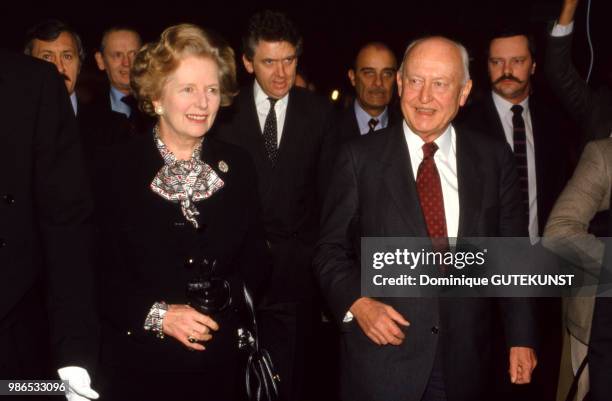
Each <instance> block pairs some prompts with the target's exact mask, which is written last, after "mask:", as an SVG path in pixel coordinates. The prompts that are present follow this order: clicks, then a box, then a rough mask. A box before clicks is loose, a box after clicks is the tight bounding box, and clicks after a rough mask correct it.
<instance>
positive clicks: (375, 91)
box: [338, 42, 400, 140]
mask: <svg viewBox="0 0 612 401" xmlns="http://www.w3.org/2000/svg"><path fill="white" fill-rule="evenodd" d="M396 71H397V60H396V59H395V55H394V54H393V52H392V51H391V49H389V47H388V46H387V45H385V44H384V43H380V42H370V43H367V44H365V45H364V46H362V47H361V48H360V49H359V51H358V53H357V56H356V57H355V61H354V64H353V67H352V68H351V69H349V71H348V78H349V80H350V81H351V85H352V86H353V87H354V88H355V95H356V98H355V102H354V104H353V106H352V107H348V108H347V109H346V110H344V111H343V113H342V115H341V116H340V118H339V120H338V121H339V125H338V129H339V135H340V137H341V140H348V139H352V138H357V137H359V136H361V135H366V134H368V133H372V132H375V131H378V130H380V129H383V128H386V127H387V126H388V125H389V124H390V122H391V124H392V123H394V122H395V121H396V120H398V119H399V118H400V117H399V113H397V112H395V110H394V109H393V107H392V106H390V103H391V100H392V98H393V93H394V91H395V73H396Z"/></svg>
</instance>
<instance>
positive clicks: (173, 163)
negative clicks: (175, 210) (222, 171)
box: [151, 126, 224, 228]
mask: <svg viewBox="0 0 612 401" xmlns="http://www.w3.org/2000/svg"><path fill="white" fill-rule="evenodd" d="M153 131H154V133H155V136H154V141H155V144H156V145H157V149H158V150H159V153H160V154H161V156H162V158H163V159H164V163H165V164H164V166H163V167H162V168H161V169H160V170H159V171H158V172H157V174H156V175H155V178H153V181H152V182H151V190H152V191H153V192H155V193H156V194H158V195H159V196H161V197H162V198H164V199H166V200H169V201H172V202H175V203H180V205H181V211H182V212H183V215H184V216H185V218H186V219H187V221H189V222H190V223H191V224H193V225H194V227H195V228H198V227H199V224H198V221H197V220H196V216H197V215H199V214H200V212H198V209H197V208H196V207H195V205H194V202H198V201H201V200H202V199H206V198H210V197H211V196H212V194H214V193H215V192H217V191H218V190H220V189H221V188H223V185H224V183H223V181H222V180H221V178H219V176H218V175H217V173H216V172H215V171H214V170H213V169H212V168H211V167H210V166H209V165H208V164H206V163H204V162H203V161H202V160H201V159H200V154H201V152H202V142H201V141H200V143H199V144H198V146H196V148H195V149H194V150H193V153H192V155H191V159H189V160H177V159H176V156H174V154H173V153H172V152H170V150H169V149H168V148H167V147H166V145H165V144H164V143H163V142H162V140H161V139H160V137H159V127H158V126H155V128H154V130H153Z"/></svg>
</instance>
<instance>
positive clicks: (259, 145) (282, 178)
mask: <svg viewBox="0 0 612 401" xmlns="http://www.w3.org/2000/svg"><path fill="white" fill-rule="evenodd" d="M330 115H331V107H330V105H329V104H328V103H327V102H326V101H325V100H323V99H322V98H319V97H317V96H316V95H314V94H312V93H310V92H308V91H307V90H304V89H302V88H295V87H294V88H293V89H291V91H290V92H289V102H288V105H287V113H286V115H285V122H284V126H283V133H282V137H281V142H280V146H279V153H278V160H277V162H276V165H275V166H273V165H272V164H271V163H270V161H269V159H268V157H267V155H266V151H265V149H264V141H263V136H262V133H261V128H260V125H259V120H258V118H257V110H256V107H255V100H254V96H253V85H250V86H248V87H246V88H243V89H242V90H241V92H240V95H239V96H238V98H237V99H236V100H235V102H234V107H233V108H232V109H231V110H227V111H223V115H221V116H220V120H221V121H220V123H219V124H218V126H217V129H216V131H215V132H214V135H216V137H217V138H219V139H221V140H223V141H226V142H229V143H233V144H236V145H238V146H240V147H242V148H243V149H245V150H246V151H247V152H248V153H249V154H250V155H251V157H252V159H253V160H254V162H255V168H256V172H257V176H258V180H259V195H260V201H261V205H262V209H263V213H262V214H263V221H264V226H265V230H266V237H265V238H266V240H267V241H268V243H269V245H270V247H271V250H272V255H273V258H274V270H273V276H272V278H271V282H270V288H269V291H268V292H267V294H268V296H269V297H270V300H271V301H275V302H292V301H295V300H303V299H309V298H311V297H312V295H313V286H314V278H313V277H312V269H311V264H312V252H313V248H314V243H315V241H316V237H317V232H318V227H319V225H318V222H319V211H320V207H319V204H320V199H321V198H322V196H323V192H324V191H325V188H326V182H327V180H328V177H329V172H330V169H331V164H332V158H333V157H334V150H335V144H334V137H333V135H332V133H331V129H330V124H331V120H330Z"/></svg>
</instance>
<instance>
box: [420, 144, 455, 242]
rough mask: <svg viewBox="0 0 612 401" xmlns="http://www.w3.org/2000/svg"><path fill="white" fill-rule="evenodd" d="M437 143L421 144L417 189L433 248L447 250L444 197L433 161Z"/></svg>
mask: <svg viewBox="0 0 612 401" xmlns="http://www.w3.org/2000/svg"><path fill="white" fill-rule="evenodd" d="M437 150H438V145H436V144H435V143H434V142H429V143H426V144H424V145H423V161H422V162H421V164H420V165H419V170H418V172H417V179H416V184H417V191H418V192H419V200H420V202H421V209H422V210H423V217H425V224H427V234H429V237H430V238H431V239H432V243H433V249H434V250H436V251H445V250H448V232H447V229H446V216H445V214H444V197H443V196H442V184H441V183H440V174H438V169H437V168H436V163H435V162H434V154H435V153H436V151H437Z"/></svg>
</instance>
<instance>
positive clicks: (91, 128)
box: [79, 26, 154, 158]
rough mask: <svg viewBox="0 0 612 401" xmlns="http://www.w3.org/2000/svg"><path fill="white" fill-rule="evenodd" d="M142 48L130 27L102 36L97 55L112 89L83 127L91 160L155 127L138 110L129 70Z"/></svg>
mask: <svg viewBox="0 0 612 401" xmlns="http://www.w3.org/2000/svg"><path fill="white" fill-rule="evenodd" d="M141 45H142V42H141V38H140V35H139V34H138V32H136V31H135V30H133V29H132V28H129V27H124V26H114V27H111V28H108V29H107V30H106V31H104V33H103V34H102V39H101V41H100V46H99V48H98V51H97V52H96V53H95V54H94V56H95V60H96V65H97V66H98V69H99V70H100V71H104V72H105V73H106V76H107V78H108V83H109V86H108V90H107V91H104V92H102V93H101V94H100V95H99V96H98V97H96V98H95V99H94V100H93V101H92V102H91V105H90V106H89V107H88V110H87V113H86V115H84V116H83V120H84V123H83V124H80V125H83V126H85V127H86V128H85V129H84V130H83V129H82V131H83V132H82V133H81V134H82V138H83V142H84V147H85V151H86V153H87V156H88V157H89V158H91V157H92V156H97V155H99V152H100V150H104V149H108V148H111V147H113V146H114V145H118V144H125V143H126V142H127V141H128V140H129V139H130V138H131V137H134V136H138V135H142V134H148V133H150V132H151V130H152V128H153V124H154V120H153V119H152V118H151V117H150V116H148V115H147V114H145V113H143V112H142V111H141V110H140V109H139V108H138V103H137V101H136V98H135V97H134V96H133V94H132V93H131V89H130V69H131V68H132V65H133V63H134V57H135V56H136V53H137V52H138V50H139V49H140V47H141ZM79 122H80V121H79Z"/></svg>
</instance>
